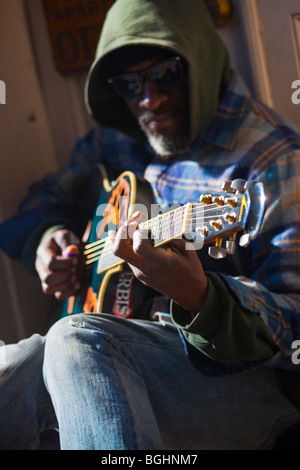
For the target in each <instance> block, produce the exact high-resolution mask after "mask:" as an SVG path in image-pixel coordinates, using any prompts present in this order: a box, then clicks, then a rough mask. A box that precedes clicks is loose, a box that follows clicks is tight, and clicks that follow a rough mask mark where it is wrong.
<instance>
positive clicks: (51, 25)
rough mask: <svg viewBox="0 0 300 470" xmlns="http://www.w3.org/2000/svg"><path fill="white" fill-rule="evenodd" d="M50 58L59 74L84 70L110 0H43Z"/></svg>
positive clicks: (91, 54) (96, 41)
mask: <svg viewBox="0 0 300 470" xmlns="http://www.w3.org/2000/svg"><path fill="white" fill-rule="evenodd" d="M43 2H44V9H45V14H46V19H47V23H48V29H49V34H50V41H51V45H52V50H53V56H54V60H55V65H56V68H57V70H59V71H60V72H64V73H67V72H79V71H84V70H87V69H88V68H89V67H90V65H91V63H92V62H93V59H94V55H95V52H96V47H97V43H98V39H99V36H100V32H101V29H102V25H103V22H104V19H105V16H106V13H107V11H108V9H109V8H110V7H111V5H112V4H113V3H114V0H43Z"/></svg>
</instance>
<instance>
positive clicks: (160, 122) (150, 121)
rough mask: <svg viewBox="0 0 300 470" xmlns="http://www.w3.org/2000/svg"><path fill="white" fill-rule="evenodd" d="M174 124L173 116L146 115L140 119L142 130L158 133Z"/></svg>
mask: <svg viewBox="0 0 300 470" xmlns="http://www.w3.org/2000/svg"><path fill="white" fill-rule="evenodd" d="M174 122H175V116H173V115H172V114H170V113H168V114H159V115H146V116H143V117H142V118H141V119H140V123H141V125H142V127H143V128H147V129H149V130H150V131H152V132H153V131H160V130H162V129H166V128H169V127H172V126H173V125H174Z"/></svg>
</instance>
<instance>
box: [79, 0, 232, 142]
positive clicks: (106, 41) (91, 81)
mask: <svg viewBox="0 0 300 470" xmlns="http://www.w3.org/2000/svg"><path fill="white" fill-rule="evenodd" d="M136 46H150V47H156V48H157V47H159V48H163V49H166V50H168V51H172V52H174V53H175V54H178V55H180V56H181V57H183V58H184V59H185V61H186V62H187V64H188V73H189V96H190V123H191V129H190V140H191V143H192V142H193V140H194V139H195V138H197V137H198V136H199V135H200V134H201V133H202V132H204V131H205V130H206V129H207V128H208V126H209V125H210V124H211V122H212V121H213V119H214V117H215V115H216V111H217V108H218V103H219V99H220V95H221V93H222V91H223V89H224V88H225V87H226V86H227V84H228V82H229V78H230V64H229V56H228V52H227V49H226V47H225V45H224V44H223V42H222V40H221V39H220V37H219V35H218V33H217V31H216V29H215V26H214V24H213V22H212V20H211V17H210V15H209V12H208V10H207V8H206V7H205V5H204V4H203V2H202V0H184V1H183V0H117V1H116V2H115V3H114V4H113V6H112V7H111V9H110V10H109V12H108V14H107V17H106V20H105V22H104V25H103V29H102V33H101V37H100V41H99V43H98V47H97V51H96V56H95V60H94V63H93V65H92V67H91V69H90V72H89V75H88V79H87V84H86V104H87V107H88V110H89V112H90V114H91V115H92V116H93V118H94V119H95V120H96V121H97V122H98V123H99V124H101V125H102V126H104V127H110V128H113V129H116V130H119V131H121V132H123V133H125V134H127V135H129V136H131V137H134V138H144V134H143V133H142V131H141V130H140V129H139V126H138V124H137V121H136V119H135V118H134V117H133V116H132V114H131V112H130V111H129V110H128V108H127V106H126V105H125V103H124V102H123V99H122V97H121V96H119V95H118V94H117V93H116V92H115V91H114V89H113V88H112V87H111V86H110V85H109V84H108V83H107V78H108V68H107V64H108V61H109V59H111V58H112V57H114V54H118V57H120V56H121V57H122V58H123V59H124V58H126V51H128V50H129V48H132V47H136ZM132 50H134V49H132ZM120 53H121V54H120ZM129 55H130V54H129ZM110 62H111V61H110ZM125 62H126V60H125Z"/></svg>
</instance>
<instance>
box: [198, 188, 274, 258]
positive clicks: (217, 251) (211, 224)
mask: <svg viewBox="0 0 300 470" xmlns="http://www.w3.org/2000/svg"><path fill="white" fill-rule="evenodd" d="M200 203H202V204H204V206H205V208H204V209H205V210H204V214H205V215H204V225H203V226H201V227H198V228H196V231H197V232H198V233H199V234H200V236H201V237H203V239H204V243H210V242H213V241H214V242H215V246H211V247H210V248H209V250H208V253H209V255H210V256H211V257H212V258H215V259H221V258H224V257H225V256H226V255H227V254H233V253H234V252H235V246H236V245H235V242H236V234H237V232H240V231H243V232H244V233H243V235H242V236H241V237H240V241H239V245H240V246H243V247H245V246H247V245H248V244H249V243H250V241H251V240H253V239H254V238H255V237H256V236H257V234H258V231H259V229H260V226H261V223H262V219H263V215H264V210H265V194H264V189H263V185H262V183H257V182H253V181H245V180H242V179H236V180H233V181H231V180H226V181H225V182H224V183H223V185H222V192H218V193H212V192H206V193H204V194H202V196H201V197H200ZM225 237H228V239H227V240H226V241H225V246H224V243H223V239H224V238H225Z"/></svg>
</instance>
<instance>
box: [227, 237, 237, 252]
mask: <svg viewBox="0 0 300 470" xmlns="http://www.w3.org/2000/svg"><path fill="white" fill-rule="evenodd" d="M235 239H236V233H234V234H233V235H231V237H230V238H229V240H227V241H226V252H227V253H228V254H229V255H233V254H234V253H235Z"/></svg>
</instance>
